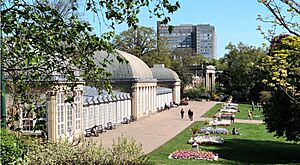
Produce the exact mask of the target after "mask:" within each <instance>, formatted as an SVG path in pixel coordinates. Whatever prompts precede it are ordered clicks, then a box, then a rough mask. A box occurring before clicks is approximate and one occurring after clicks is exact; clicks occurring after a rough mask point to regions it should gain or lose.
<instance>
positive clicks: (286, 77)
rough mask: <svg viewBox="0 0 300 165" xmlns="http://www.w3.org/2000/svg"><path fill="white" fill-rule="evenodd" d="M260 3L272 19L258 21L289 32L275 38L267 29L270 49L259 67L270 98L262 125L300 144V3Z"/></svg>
mask: <svg viewBox="0 0 300 165" xmlns="http://www.w3.org/2000/svg"><path fill="white" fill-rule="evenodd" d="M259 2H260V3H262V4H263V5H265V6H266V7H267V9H268V10H269V11H270V12H271V16H268V17H266V18H263V17H261V16H260V17H259V19H260V20H261V21H263V22H267V23H271V24H272V26H273V27H274V29H276V27H281V28H283V29H284V30H285V31H286V32H287V33H289V35H279V36H276V35H277V34H276V31H275V30H274V29H270V30H268V31H269V33H271V35H270V36H271V39H270V48H269V53H268V54H267V56H266V57H264V59H263V61H262V64H261V66H262V68H263V69H264V70H265V72H266V73H267V74H266V76H265V78H264V80H263V81H264V83H266V84H267V85H268V86H269V91H270V92H271V94H272V96H271V98H270V102H269V104H267V105H266V106H265V108H264V111H263V113H264V115H265V123H266V125H267V128H268V130H269V131H270V132H275V134H276V135H277V136H279V137H286V138H287V140H294V141H300V130H299V119H300V115H299V110H300V107H299V105H300V103H299V101H300V98H299V84H300V80H299V77H300V67H299V61H300V56H299V44H300V42H299V38H300V30H299V29H300V28H299V26H300V24H299V21H300V17H299V14H300V3H299V2H297V1H295V0H259ZM268 18H270V19H268Z"/></svg>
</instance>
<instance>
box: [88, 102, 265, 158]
mask: <svg viewBox="0 0 300 165" xmlns="http://www.w3.org/2000/svg"><path fill="white" fill-rule="evenodd" d="M216 103H217V102H197V101H189V105H187V106H179V107H177V108H171V109H170V110H165V111H162V112H158V113H155V114H152V115H150V116H149V117H144V118H140V119H138V121H136V122H132V123H130V124H120V125H117V127H116V129H113V130H108V131H107V132H104V133H102V134H100V135H99V137H91V138H88V139H93V140H94V141H96V142H99V143H100V142H102V145H103V146H104V147H110V146H111V145H112V144H113V139H117V138H118V137H120V136H122V135H123V136H124V137H127V138H129V139H134V140H135V141H136V142H138V143H141V144H142V147H143V151H144V153H146V154H147V153H150V152H151V151H153V150H155V149H156V148H158V147H159V146H161V145H163V144H164V143H166V142H167V141H168V140H170V139H171V138H173V137H174V136H176V135H177V134H178V133H180V132H181V131H183V130H184V129H185V128H187V127H188V126H189V125H190V124H192V123H193V121H190V120H189V119H188V116H187V111H188V109H191V110H193V112H194V120H195V121H204V120H205V119H206V118H201V116H202V115H203V114H204V113H205V112H206V111H208V110H209V109H210V108H211V107H213V106H214V105H215V104H216ZM182 108H183V109H184V111H185V113H184V119H183V120H182V119H181V118H180V110H181V109H182ZM235 122H239V123H253V124H260V123H262V121H259V120H239V119H235Z"/></svg>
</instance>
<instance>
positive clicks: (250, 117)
mask: <svg viewBox="0 0 300 165" xmlns="http://www.w3.org/2000/svg"><path fill="white" fill-rule="evenodd" d="M248 118H249V119H250V120H252V111H251V110H250V109H248Z"/></svg>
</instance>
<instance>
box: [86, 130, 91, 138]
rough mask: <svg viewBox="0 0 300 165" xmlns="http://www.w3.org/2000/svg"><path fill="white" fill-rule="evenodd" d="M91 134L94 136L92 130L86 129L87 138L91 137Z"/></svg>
mask: <svg viewBox="0 0 300 165" xmlns="http://www.w3.org/2000/svg"><path fill="white" fill-rule="evenodd" d="M91 134H92V129H91V128H88V129H85V136H86V137H90V136H91Z"/></svg>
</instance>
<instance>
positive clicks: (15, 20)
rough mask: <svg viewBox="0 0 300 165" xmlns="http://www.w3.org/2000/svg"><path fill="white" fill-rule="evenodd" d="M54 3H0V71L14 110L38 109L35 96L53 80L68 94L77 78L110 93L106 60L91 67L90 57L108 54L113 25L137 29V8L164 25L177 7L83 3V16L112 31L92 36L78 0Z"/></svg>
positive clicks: (141, 1)
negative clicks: (65, 87)
mask: <svg viewBox="0 0 300 165" xmlns="http://www.w3.org/2000/svg"><path fill="white" fill-rule="evenodd" d="M56 2H61V1H59V0H58V1H51V0H49V1H46V0H45V1H43V0H33V1H23V0H14V1H11V0H3V1H0V3H1V48H0V49H1V58H2V59H1V66H2V68H1V72H2V73H3V74H4V75H5V77H6V78H7V81H6V84H7V86H8V89H9V90H8V91H9V92H10V93H11V96H12V98H13V103H14V105H13V107H12V109H13V110H19V109H21V108H22V109H23V110H24V109H30V110H33V109H35V108H36V107H38V105H39V104H41V103H40V102H39V101H37V100H39V96H40V93H39V92H42V93H43V92H45V90H47V89H49V87H50V86H51V85H52V84H53V83H55V82H56V81H57V80H58V79H60V80H63V81H67V82H68V84H70V86H71V88H70V90H73V87H74V82H76V81H78V80H79V79H78V77H81V78H82V80H84V81H88V82H93V85H94V86H96V87H97V88H99V89H103V88H106V89H110V88H111V86H110V85H109V77H110V73H107V72H106V71H105V67H106V65H107V64H108V63H109V61H107V60H104V61H101V62H99V63H96V62H95V61H94V58H93V55H94V52H95V51H101V50H103V51H107V52H112V51H113V45H112V44H111V42H110V41H111V40H112V38H113V36H114V27H115V24H121V23H126V24H127V25H128V26H129V27H137V24H138V22H139V19H138V16H137V15H138V13H139V12H140V10H141V9H142V8H148V9H149V12H150V13H151V15H154V16H157V17H159V18H161V19H162V22H163V23H167V22H168V21H170V18H169V17H168V16H167V15H166V14H164V13H173V12H174V11H176V10H177V9H178V8H179V7H180V5H179V3H178V2H175V3H174V4H172V3H170V2H169V1H168V0H158V1H154V0H137V1H134V2H132V1H121V0H110V1H106V0H100V1H94V0H86V8H84V10H83V12H85V11H86V12H93V13H95V14H96V15H98V16H101V20H99V21H104V22H108V23H109V24H110V25H109V26H110V27H111V29H112V31H110V32H107V33H104V34H102V35H101V36H96V35H93V34H92V32H93V28H92V27H91V25H90V24H89V23H87V22H86V21H81V20H80V18H79V17H78V15H77V14H75V12H76V11H79V9H81V8H79V7H78V4H77V3H75V2H77V1H69V2H70V3H72V4H71V5H69V4H65V3H64V4H60V3H56ZM153 4H154V5H153ZM59 6H62V7H59ZM152 6H153V7H152ZM99 18H100V17H99ZM118 59H119V60H120V61H122V58H118ZM58 75H59V76H63V77H57V76H58ZM54 76H56V77H54ZM99 91H101V90H99ZM20 106H23V107H20Z"/></svg>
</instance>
